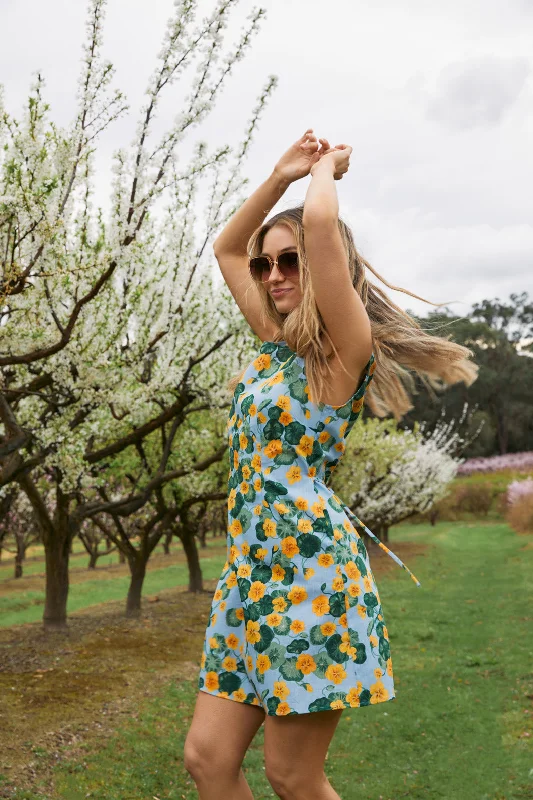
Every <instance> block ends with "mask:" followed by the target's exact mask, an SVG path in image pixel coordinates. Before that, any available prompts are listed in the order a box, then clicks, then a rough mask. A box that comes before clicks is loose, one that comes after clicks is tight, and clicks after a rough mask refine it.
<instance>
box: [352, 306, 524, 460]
mask: <svg viewBox="0 0 533 800" xmlns="http://www.w3.org/2000/svg"><path fill="white" fill-rule="evenodd" d="M409 313H410V314H412V316H413V317H414V318H415V319H416V320H417V322H418V323H419V324H420V325H421V326H422V327H423V328H424V329H425V330H427V331H429V332H431V333H433V334H434V335H435V336H449V337H450V338H451V339H452V340H453V341H455V342H458V343H459V344H463V345H466V346H467V347H469V348H471V349H472V351H473V352H474V354H475V355H474V359H475V361H476V363H478V364H479V366H480V370H479V375H478V378H477V380H476V381H475V382H474V383H473V384H472V385H471V386H470V387H467V386H465V385H464V384H463V383H458V384H455V385H454V386H450V387H447V388H445V389H444V391H442V392H441V393H439V394H438V396H436V397H432V396H431V395H430V394H429V393H428V391H427V390H426V388H425V387H424V386H423V384H422V382H421V381H420V380H419V379H418V378H417V377H416V376H415V381H416V384H417V390H418V394H416V395H415V396H414V397H413V406H414V407H413V408H412V409H411V411H409V412H408V414H406V416H405V417H404V418H403V420H402V422H401V427H405V428H409V429H412V428H413V426H414V423H415V421H418V422H426V423H427V425H428V427H429V428H431V427H432V426H433V425H435V424H436V423H437V421H438V420H439V419H441V418H442V417H444V418H445V419H446V420H451V419H453V418H455V419H458V418H459V417H460V416H461V412H462V409H463V407H464V404H465V402H466V403H468V405H469V407H470V409H471V410H473V413H471V414H469V415H468V419H467V421H466V424H467V425H468V426H469V427H470V428H472V427H474V428H476V429H477V428H479V427H480V425H481V430H480V432H479V435H478V436H477V437H476V438H475V439H474V441H472V442H471V443H470V444H469V445H468V447H467V448H466V449H465V452H464V453H463V455H464V456H465V457H467V458H472V457H476V456H491V455H496V454H502V455H503V454H505V453H517V452H521V451H527V450H533V303H532V302H531V301H530V300H529V297H528V293H527V292H522V293H521V294H511V295H510V298H509V301H508V302H501V301H500V299H499V298H496V299H494V300H483V301H482V302H480V303H474V304H473V306H472V308H471V310H470V312H469V313H467V315H466V316H463V317H461V316H458V315H456V314H453V313H452V312H451V311H450V309H449V308H448V307H445V308H444V311H431V312H430V313H429V315H428V316H427V317H417V316H416V315H415V314H413V312H409ZM474 409H475V410H474ZM366 414H368V415H369V416H370V415H371V414H370V412H369V411H368V409H366ZM465 433H472V431H471V430H470V431H465Z"/></svg>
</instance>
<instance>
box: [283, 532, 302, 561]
mask: <svg viewBox="0 0 533 800" xmlns="http://www.w3.org/2000/svg"><path fill="white" fill-rule="evenodd" d="M281 552H282V553H283V554H284V555H286V556H288V557H289V558H292V557H293V556H295V555H296V553H299V552H300V548H299V547H298V545H297V543H296V539H295V538H294V536H286V537H285V539H283V541H282V542H281Z"/></svg>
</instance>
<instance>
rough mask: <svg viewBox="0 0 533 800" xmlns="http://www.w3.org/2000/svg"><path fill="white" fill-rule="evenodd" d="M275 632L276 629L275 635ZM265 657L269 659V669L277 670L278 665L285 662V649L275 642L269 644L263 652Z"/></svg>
mask: <svg viewBox="0 0 533 800" xmlns="http://www.w3.org/2000/svg"><path fill="white" fill-rule="evenodd" d="M278 627H279V626H278ZM277 631H278V628H276V633H277ZM265 655H266V656H268V657H269V659H270V663H271V668H272V669H277V668H278V667H279V665H280V664H283V662H284V661H285V648H284V647H283V645H281V644H278V643H277V642H271V643H270V645H269V646H268V648H267V649H266V650H265Z"/></svg>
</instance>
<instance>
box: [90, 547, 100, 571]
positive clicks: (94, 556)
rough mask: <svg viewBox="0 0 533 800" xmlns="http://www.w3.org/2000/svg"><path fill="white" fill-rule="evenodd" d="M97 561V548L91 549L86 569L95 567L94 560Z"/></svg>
mask: <svg viewBox="0 0 533 800" xmlns="http://www.w3.org/2000/svg"><path fill="white" fill-rule="evenodd" d="M97 561H98V549H94V550H91V552H90V553H89V564H88V565H87V569H96V562H97Z"/></svg>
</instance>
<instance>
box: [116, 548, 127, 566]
mask: <svg viewBox="0 0 533 800" xmlns="http://www.w3.org/2000/svg"><path fill="white" fill-rule="evenodd" d="M118 563H119V564H125V563H126V556H125V555H124V553H123V552H122V550H120V548H119V551H118Z"/></svg>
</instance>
